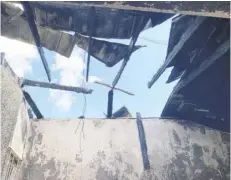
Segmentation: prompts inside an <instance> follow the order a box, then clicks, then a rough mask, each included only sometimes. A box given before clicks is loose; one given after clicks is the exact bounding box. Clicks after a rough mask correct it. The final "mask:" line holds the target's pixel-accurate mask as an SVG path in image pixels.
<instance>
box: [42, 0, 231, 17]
mask: <svg viewBox="0 0 231 180" xmlns="http://www.w3.org/2000/svg"><path fill="white" fill-rule="evenodd" d="M40 4H46V5H55V6H57V7H63V8H67V7H69V8H72V9H73V8H76V7H79V6H91V7H92V6H94V7H103V8H113V9H125V10H137V11H147V12H162V13H171V14H186V15H196V16H208V17H220V18H230V2H229V1H76V2H73V1H71V2H70V1H69V2H68V1H66V2H61V1H59V2H52V1H41V2H40Z"/></svg>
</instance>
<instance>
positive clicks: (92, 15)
mask: <svg viewBox="0 0 231 180" xmlns="http://www.w3.org/2000/svg"><path fill="white" fill-rule="evenodd" d="M94 23H95V8H94V7H91V8H90V10H89V14H88V27H87V28H88V33H89V37H88V54H87V73H86V82H88V77H89V71H90V69H89V68H90V59H91V46H92V36H93V35H94V34H93V29H94Z"/></svg>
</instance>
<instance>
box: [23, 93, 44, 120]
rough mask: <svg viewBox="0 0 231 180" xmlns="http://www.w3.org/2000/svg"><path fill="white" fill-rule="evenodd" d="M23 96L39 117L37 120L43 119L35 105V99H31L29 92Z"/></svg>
mask: <svg viewBox="0 0 231 180" xmlns="http://www.w3.org/2000/svg"><path fill="white" fill-rule="evenodd" d="M23 95H24V97H25V99H26V101H27V103H28V104H29V106H30V107H31V109H32V110H33V112H34V114H35V116H36V117H37V119H43V115H42V113H41V112H40V111H39V108H38V107H37V105H36V104H35V102H34V101H33V99H32V98H31V96H30V94H29V93H28V92H26V91H23Z"/></svg>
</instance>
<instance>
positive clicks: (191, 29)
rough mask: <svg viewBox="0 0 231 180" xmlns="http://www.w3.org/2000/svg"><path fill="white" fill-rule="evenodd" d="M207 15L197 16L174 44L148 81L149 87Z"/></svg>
mask: <svg viewBox="0 0 231 180" xmlns="http://www.w3.org/2000/svg"><path fill="white" fill-rule="evenodd" d="M206 19H207V18H205V17H197V18H196V19H195V20H194V21H193V23H192V24H191V25H190V26H189V27H188V29H187V30H186V31H185V33H184V34H183V35H182V38H181V39H180V41H179V42H178V43H177V44H176V45H175V46H174V48H173V50H172V51H171V52H170V53H169V54H168V57H167V59H166V60H165V61H164V64H163V65H162V66H161V67H160V68H159V69H158V71H157V72H156V74H155V75H154V76H153V77H152V79H151V81H149V82H148V88H151V87H152V85H153V84H154V83H155V82H156V81H157V80H158V79H159V77H160V76H161V75H162V73H163V72H164V71H165V69H166V68H167V67H168V66H169V64H170V63H171V62H172V60H173V59H174V58H175V57H176V55H177V54H178V53H179V52H180V50H181V49H182V47H183V46H184V44H185V43H186V42H187V41H188V40H189V39H190V38H191V37H192V35H193V34H194V33H195V32H196V30H197V29H198V28H199V27H200V25H201V24H203V22H204V21H205V20H206Z"/></svg>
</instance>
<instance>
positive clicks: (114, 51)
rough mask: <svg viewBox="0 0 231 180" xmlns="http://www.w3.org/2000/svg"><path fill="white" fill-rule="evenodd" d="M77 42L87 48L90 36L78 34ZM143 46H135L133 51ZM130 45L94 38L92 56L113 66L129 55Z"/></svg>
mask: <svg viewBox="0 0 231 180" xmlns="http://www.w3.org/2000/svg"><path fill="white" fill-rule="evenodd" d="M75 36H76V44H77V46H78V47H80V48H82V49H84V50H86V49H87V46H88V38H87V37H85V36H82V35H80V34H76V35H75ZM141 47H143V46H135V47H134V49H133V52H135V51H137V50H138V49H140V48H141ZM127 51H128V45H125V44H120V43H111V42H107V41H103V40H98V39H92V47H91V56H93V57H94V58H96V59H97V60H99V61H101V62H102V63H104V64H105V65H106V66H108V67H112V66H114V65H115V64H117V63H118V62H119V61H120V60H122V59H124V57H125V56H126V55H127Z"/></svg>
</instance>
